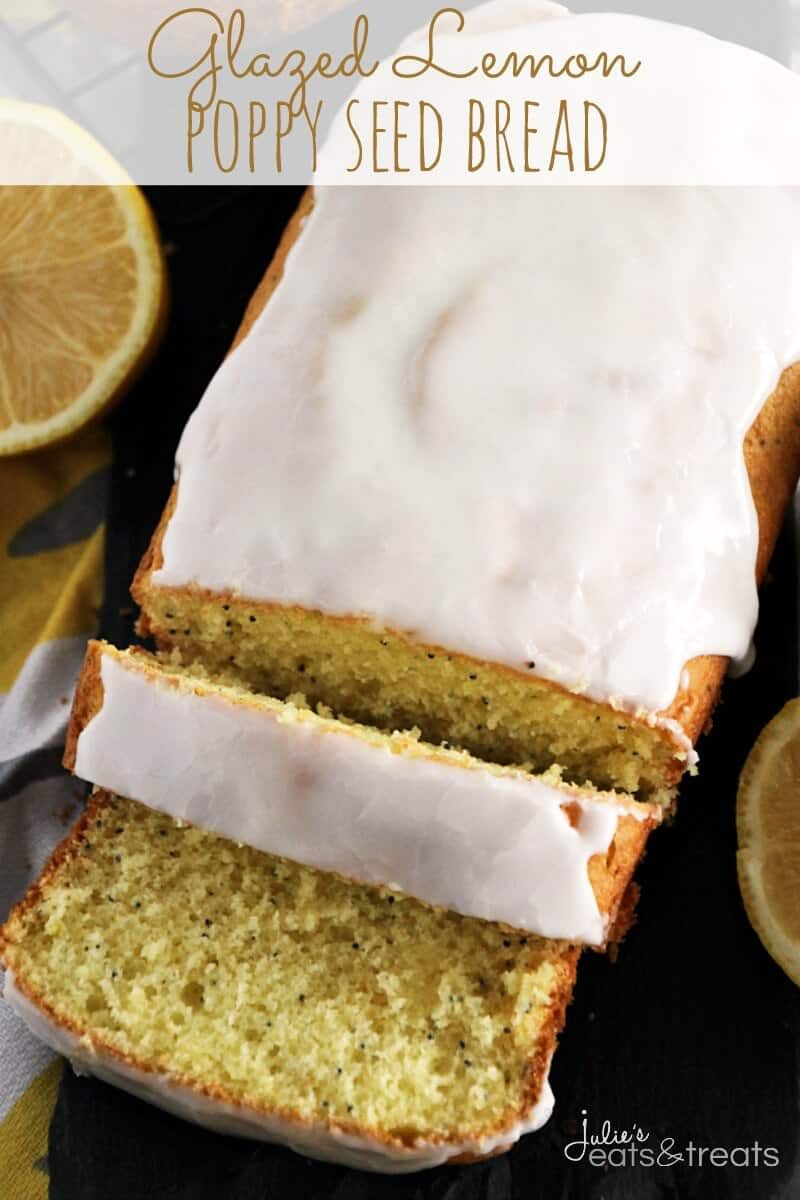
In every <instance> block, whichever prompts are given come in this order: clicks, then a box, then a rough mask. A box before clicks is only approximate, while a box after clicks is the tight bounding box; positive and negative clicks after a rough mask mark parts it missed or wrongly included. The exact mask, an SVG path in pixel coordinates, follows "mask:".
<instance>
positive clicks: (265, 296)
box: [131, 189, 800, 785]
mask: <svg viewBox="0 0 800 1200" xmlns="http://www.w3.org/2000/svg"><path fill="white" fill-rule="evenodd" d="M313 203H314V201H313V193H312V192H311V190H310V189H309V190H308V191H306V192H305V193H304V195H303V198H302V200H301V202H300V205H299V207H298V209H297V212H296V213H295V214H294V216H293V217H292V219H291V221H290V222H289V224H288V226H287V228H286V230H285V232H284V235H283V237H282V239H281V242H280V244H279V246H278V249H277V251H276V253H275V257H274V258H273V260H272V262H271V264H270V266H269V268H268V269H267V272H266V274H265V275H264V278H263V279H262V281H261V283H260V284H259V286H258V288H257V289H256V291H255V293H254V294H253V297H252V299H251V301H250V304H249V305H248V307H247V311H246V312H245V315H244V318H243V320H242V323H241V325H240V327H239V329H238V331H237V334H236V337H235V338H234V341H233V344H232V346H231V350H233V349H234V348H235V347H236V346H237V345H239V343H240V342H241V341H242V340H243V339H244V338H245V337H246V336H247V334H248V333H249V332H250V329H251V328H252V326H253V324H254V323H255V321H256V319H257V318H258V316H259V315H260V314H261V312H262V311H263V310H264V308H265V307H266V305H267V302H268V301H269V299H270V297H271V296H272V293H273V292H274V290H275V288H276V287H277V285H278V283H279V282H280V279H281V276H282V275H283V270H284V267H285V263H286V258H287V255H288V253H289V251H290V250H291V248H292V246H293V245H294V242H295V240H296V239H297V236H298V234H299V233H300V229H301V226H302V223H303V221H304V220H305V218H306V217H307V216H308V214H309V213H310V211H311V209H312V208H313ZM744 457H745V464H746V466H747V473H748V477H749V479H750V486H751V489H752V493H753V499H754V502H755V507H756V512H757V514H758V523H759V541H758V553H757V560H756V579H757V581H758V582H759V583H761V581H762V580H763V578H764V575H765V573H766V569H767V564H768V563H769V560H770V557H771V555H772V551H773V549H774V546H775V542H776V540H777V537H778V533H779V530H780V526H781V522H782V520H783V514H784V512H785V509H786V506H787V505H788V503H789V500H790V499H791V496H792V493H793V492H794V489H795V487H796V485H797V480H798V476H799V475H800V364H797V365H795V366H792V367H789V368H788V369H787V370H786V371H784V372H783V375H782V376H781V378H780V380H779V382H778V386H777V387H776V389H775V391H774V392H773V393H772V395H771V396H770V397H769V399H768V400H767V401H766V403H765V404H764V406H763V408H762V409H761V411H760V413H759V415H758V417H757V418H756V419H755V421H754V422H753V424H752V426H751V428H750V429H749V431H748V433H747V435H746V437H745V442H744ZM177 496H178V485H177V484H175V485H174V486H173V488H172V491H171V493H170V496H169V499H168V501H167V505H166V507H165V509H164V513H163V514H162V517H161V520H160V522H159V524H158V526H157V528H156V530H155V533H154V535H153V538H152V540H151V543H150V546H149V547H148V549H147V551H146V553H145V555H144V558H143V559H142V562H141V564H140V566H139V569H138V571H137V572H136V575H135V577H134V581H133V585H132V589H131V591H132V595H133V598H134V600H135V601H136V602H137V603H138V604H139V605H140V606H141V608H142V615H141V617H140V621H139V631H140V633H142V634H143V635H148V634H150V633H153V632H155V631H154V629H153V628H152V626H151V624H150V622H149V620H148V615H147V592H148V589H149V587H150V586H151V583H150V575H151V574H152V572H153V571H154V570H158V569H159V567H161V566H162V565H163V550H162V545H163V538H164V534H165V531H166V528H167V525H168V524H169V521H170V519H171V517H172V514H173V512H174V511H175V505H176V503H177ZM186 590H187V589H180V588H179V589H160V591H161V593H162V594H163V595H169V594H172V593H177V594H180V593H183V592H185V591H186ZM193 590H194V589H193ZM196 591H197V594H199V595H208V597H209V598H211V597H212V595H213V597H214V598H215V599H220V598H225V599H237V598H238V599H241V597H233V596H232V595H231V594H229V593H211V592H206V591H205V589H196ZM247 603H248V605H249V606H250V607H251V608H252V609H253V610H254V611H259V610H265V611H270V610H273V609H275V608H276V607H280V606H277V605H273V604H269V603H258V602H251V601H249V600H248V601H247ZM284 607H289V608H295V609H297V606H284ZM328 620H340V621H342V622H343V623H348V622H352V623H363V624H367V622H365V621H364V620H363V619H360V618H357V617H338V618H335V617H328ZM387 632H388V633H390V634H391V635H392V636H393V637H397V638H400V639H402V638H404V634H403V633H402V631H398V630H395V629H387ZM424 648H425V649H426V650H430V651H431V652H432V653H441V652H442V651H443V650H444V651H446V652H447V653H448V654H450V655H451V657H452V659H453V661H463V662H464V664H465V665H468V664H470V663H474V662H475V661H476V660H474V659H471V658H470V657H469V656H468V655H457V654H454V653H453V651H452V650H451V649H450V648H449V647H444V648H443V647H439V646H434V645H432V644H431V645H430V646H428V645H427V644H425V646H424ZM727 666H728V659H727V658H725V657H723V656H721V655H702V656H700V657H697V658H693V659H691V660H690V661H689V662H687V663H686V666H685V672H686V686H682V687H681V688H680V689H679V691H678V692H677V694H676V696H675V699H674V700H673V702H672V704H671V705H670V706H669V708H667V709H665V710H664V711H663V713H661V714H659V715H661V716H664V717H666V718H669V719H670V720H674V721H676V722H677V723H678V724H679V725H680V726H681V727H682V729H683V730H684V732H685V734H686V736H687V737H688V738H689V740H690V741H691V742H692V743H693V744H694V743H695V742H696V741H697V739H698V738H699V737H700V735H701V734H702V733H703V731H704V730H705V729H706V727H707V726H708V724H709V721H710V717H711V713H712V711H713V709H714V707H715V705H716V703H717V700H718V699H719V693H720V689H721V687H722V683H723V680H724V678H725V673H726V670H727ZM493 668H494V669H496V670H498V671H508V672H509V673H511V674H513V675H515V676H517V677H519V678H525V679H527V680H528V681H530V679H531V676H526V675H524V673H523V672H521V671H518V670H516V669H515V668H513V667H505V666H503V665H502V664H493ZM536 681H537V683H538V684H539V686H542V685H544V686H549V687H552V688H553V689H554V690H555V691H564V690H565V689H564V688H562V687H561V685H559V684H557V683H553V682H550V681H546V680H543V679H541V678H539V677H536ZM591 703H592V701H587V704H591ZM628 719H635V718H628ZM654 734H655V735H656V736H661V737H662V738H663V740H664V741H665V742H667V743H671V742H672V738H671V735H670V733H669V731H668V730H666V729H660V728H659V729H655V730H654ZM683 769H684V768H683V764H682V763H680V762H679V761H677V760H676V761H675V766H674V772H673V777H672V778H666V779H665V780H664V782H665V784H666V785H670V784H674V783H677V782H678V780H679V779H680V776H681V774H682V773H683Z"/></svg>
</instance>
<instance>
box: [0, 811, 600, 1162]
mask: <svg viewBox="0 0 800 1200" xmlns="http://www.w3.org/2000/svg"><path fill="white" fill-rule="evenodd" d="M576 957H577V951H576V950H575V949H573V948H571V947H569V946H567V945H566V944H564V943H558V942H545V941H541V940H539V939H536V938H528V937H525V936H518V935H517V936H512V935H510V934H509V933H508V932H507V931H505V930H503V929H502V928H500V927H499V926H497V925H493V924H490V923H488V922H486V921H476V920H472V919H470V918H466V917H459V916H456V915H455V914H453V913H447V912H443V911H442V910H437V909H432V908H429V907H426V906H425V905H421V904H419V903H417V902H416V901H415V900H409V899H405V898H403V897H398V896H395V895H394V894H392V893H388V892H384V891H381V890H380V889H377V888H371V887H363V886H359V885H355V884H346V883H343V882H342V881H341V880H339V879H337V878H336V877H335V876H334V875H330V874H327V873H323V872H318V871H312V870H309V869H308V868H304V867H299V866H294V865H292V864H290V863H287V862H285V861H282V860H281V859H278V858H274V857H271V856H270V855H266V854H261V853H259V852H257V851H255V850H251V849H249V848H247V847H244V846H237V845H236V844H235V843H233V842H230V841H226V840H224V839H222V838H219V837H216V836H214V835H213V834H210V833H206V832H204V831H201V830H199V829H196V828H193V827H191V826H184V825H180V824H176V823H175V822H174V821H172V820H170V819H169V818H167V817H164V816H163V815H162V814H160V813H156V812H153V811H152V810H151V809H148V808H146V807H144V806H143V805H138V804H134V803H132V802H130V801H128V800H122V799H119V798H117V797H114V796H111V795H108V794H105V793H102V792H97V793H95V794H94V796H93V797H92V799H91V801H90V803H89V806H88V808H87V810H86V812H85V814H84V816H83V817H82V819H81V820H80V822H79V823H78V824H77V825H76V826H75V828H74V829H73V831H72V833H71V834H70V835H69V837H68V838H67V839H66V841H65V842H63V843H62V845H61V846H60V847H59V848H58V850H57V851H56V852H55V854H54V855H53V857H52V859H51V860H50V862H49V863H48V865H47V866H46V867H45V869H44V872H43V873H42V876H41V878H40V880H39V882H38V883H37V884H36V885H35V887H34V888H33V889H32V890H31V891H30V892H29V893H28V895H27V896H26V897H25V899H24V900H23V901H22V902H21V903H20V904H19V905H18V906H17V907H16V909H15V910H14V911H13V913H12V915H11V917H10V919H9V921H8V923H7V924H6V925H5V927H4V928H3V930H2V932H0V958H1V959H2V962H3V965H4V966H5V968H6V971H7V977H6V984H5V997H6V1000H7V1001H8V1002H9V1003H10V1004H11V1006H12V1007H13V1008H14V1009H16V1010H17V1011H18V1012H19V1013H20V1014H21V1015H22V1016H23V1018H24V1019H25V1020H26V1021H27V1022H28V1024H29V1025H30V1026H31V1028H32V1029H33V1030H34V1031H35V1032H36V1033H37V1034H38V1035H39V1036H40V1037H41V1038H42V1039H43V1040H44V1041H46V1042H48V1043H49V1044H50V1045H52V1046H54V1047H55V1048H56V1049H58V1050H60V1051H61V1052H62V1053H64V1054H65V1055H66V1056H67V1057H68V1058H70V1059H71V1060H72V1062H73V1064H74V1066H75V1067H76V1069H77V1070H79V1071H82V1072H87V1073H91V1074H94V1075H97V1076H99V1077H100V1078H101V1079H106V1080H108V1081H109V1082H112V1083H115V1084H116V1085H118V1086H120V1087H122V1088H125V1089H126V1090H128V1091H131V1092H133V1093H134V1094H135V1095H137V1096H141V1097H143V1098H145V1099H148V1100H150V1101H151V1102H153V1103H156V1104H158V1105H160V1106H162V1107H163V1108H166V1109H168V1110H169V1111H171V1112H174V1113H177V1114H178V1115H180V1116H183V1117H186V1118H188V1119H190V1120H193V1121H196V1122H198V1123H200V1124H202V1125H206V1126H208V1127H209V1128H212V1129H217V1130H219V1131H221V1132H225V1133H237V1134H243V1135H246V1136H249V1137H255V1138H262V1139H264V1140H267V1141H278V1142H283V1143H285V1144H288V1145H290V1146H293V1147H294V1148H295V1149H298V1150H300V1151H301V1152H303V1153H306V1154H311V1155H313V1156H314V1157H316V1158H323V1159H331V1160H333V1161H337V1162H344V1163H348V1164H350V1165H352V1166H360V1167H363V1168H366V1169H374V1170H381V1171H389V1172H392V1171H414V1170H417V1169H419V1168H421V1167H426V1166H434V1165H436V1164H437V1163H441V1162H445V1161H448V1160H458V1161H469V1160H470V1159H471V1158H474V1157H476V1156H485V1155H489V1154H492V1153H495V1152H497V1151H499V1150H502V1149H505V1148H507V1147H508V1146H509V1145H510V1144H511V1143H513V1142H514V1141H516V1139H517V1138H518V1137H519V1136H520V1135H521V1134H522V1133H524V1132H526V1131H528V1130H531V1129H535V1128H537V1127H538V1126H539V1125H541V1124H542V1123H543V1122H544V1121H545V1120H547V1117H548V1116H549V1114H550V1109H551V1107H552V1096H551V1093H550V1090H549V1087H548V1084H547V1073H548V1067H549V1063H550V1059H551V1056H552V1054H553V1050H554V1048H555V1044H556V1036H557V1034H558V1031H559V1029H560V1028H561V1024H562V1022H563V1018H564V1009H565V1006H566V1003H567V1000H568V998H569V995H570V990H571V986H572V981H573V977H574V971H575V961H576Z"/></svg>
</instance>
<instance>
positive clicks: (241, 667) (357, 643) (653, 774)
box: [132, 191, 800, 800]
mask: <svg viewBox="0 0 800 1200" xmlns="http://www.w3.org/2000/svg"><path fill="white" fill-rule="evenodd" d="M313 203H314V201H313V194H312V193H311V192H310V191H309V192H308V193H307V194H306V196H305V197H304V199H303V201H302V203H301V205H300V207H299V209H298V211H297V213H296V215H295V217H294V218H293V220H292V221H291V222H290V224H289V226H288V228H287V230H286V232H285V234H284V237H283V240H282V241H281V244H280V246H279V248H278V251H277V253H276V255H275V258H274V260H273V262H272V263H271V264H270V266H269V268H268V270H267V272H266V274H265V276H264V279H263V280H262V283H261V285H260V286H259V288H258V289H257V291H256V293H255V295H254V296H253V299H252V301H251V303H250V305H249V307H248V309H247V312H246V314H245V317H244V320H243V322H242V325H241V327H240V329H239V332H238V334H237V336H236V339H235V341H234V344H233V347H232V349H235V347H236V346H237V345H239V344H240V343H242V342H243V341H244V340H245V338H247V337H248V336H249V335H250V333H251V331H252V329H253V326H254V325H255V323H256V321H257V320H258V318H259V317H260V316H261V314H262V312H264V310H265V309H266V307H267V305H268V304H269V303H270V301H271V300H272V297H273V295H274V293H275V292H276V289H277V287H278V284H279V283H280V281H281V278H282V276H283V274H284V269H285V266H286V262H287V258H288V256H289V254H290V251H291V250H292V249H293V247H295V246H296V245H299V242H300V241H301V239H302V232H301V231H302V228H303V225H304V222H305V221H306V218H307V217H308V216H309V214H310V213H311V211H312V208H313ZM298 436H300V435H298ZM300 441H301V442H302V439H301V438H300ZM272 451H273V452H274V447H273V448H272ZM744 457H745V462H746V466H747V472H748V476H749V480H750V486H751V489H752V493H753V498H754V501H755V507H756V510H757V515H758V526H759V530H758V531H759V539H758V555H757V561H756V572H755V573H756V578H757V580H761V579H762V578H763V576H764V573H765V571H766V567H767V563H768V561H769V558H770V555H771V553H772V549H773V546H774V544H775V540H776V538H777V535H778V531H779V529H780V523H781V520H782V516H783V513H784V511H785V508H786V506H787V504H788V503H789V500H790V498H791V495H792V493H793V491H794V488H795V485H796V482H797V478H798V472H799V471H800V366H794V367H791V368H789V369H788V370H786V371H785V372H784V373H783V375H782V377H781V379H780V381H779V383H778V386H777V388H776V389H775V391H774V393H773V395H772V396H771V397H770V398H769V399H768V400H767V402H766V404H765V405H764V406H763V408H762V410H761V412H760V414H759V415H758V416H757V418H756V420H755V421H754V423H753V424H752V426H751V428H750V430H749V432H748V434H747V436H746V438H745V441H744ZM302 479H303V477H302V474H301V473H299V474H298V487H300V486H302ZM179 491H180V486H179V484H176V485H175V487H174V488H173V491H172V493H171V495H170V497H169V500H168V502H167V505H166V508H165V510H164V513H163V516H162V519H161V521H160V523H159V526H158V528H157V530H156V531H155V534H154V536H153V539H152V542H151V545H150V547H149V549H148V551H147V553H146V555H145V557H144V559H143V561H142V563H141V566H140V568H139V571H138V572H137V575H136V578H135V580H134V584H133V589H132V591H133V595H134V598H135V599H136V601H137V602H138V603H139V604H140V605H141V609H142V614H141V618H140V625H139V628H140V632H141V633H142V634H144V635H152V636H153V637H154V638H155V639H156V641H157V643H158V645H159V647H160V648H162V649H165V650H170V649H173V648H177V649H179V650H180V652H181V654H182V656H183V658H184V661H186V662H192V661H195V660H200V661H202V662H204V663H206V664H207V665H208V667H209V668H210V669H211V670H214V671H217V670H224V669H231V670H234V671H236V672H237V673H238V675H239V677H240V678H241V679H242V680H243V681H244V682H245V683H246V684H247V685H249V686H251V687H253V688H254V689H255V690H257V691H261V692H265V693H267V694H269V695H275V696H279V697H281V698H285V697H287V696H289V695H291V694H292V693H293V692H296V691H302V692H303V693H304V694H305V695H306V697H307V698H308V700H309V702H310V703H311V704H312V705H315V704H317V703H323V704H325V705H328V706H330V707H331V708H332V709H333V710H334V711H336V712H337V713H338V714H345V715H347V716H349V717H352V718H353V719H355V720H358V721H362V722H364V723H365V724H370V725H376V726H378V727H380V728H394V729H406V728H409V727H411V726H414V725H416V726H418V727H419V728H420V730H421V731H422V736H423V737H424V738H426V739H427V740H428V741H430V742H433V743H434V744H438V743H439V742H442V741H446V742H448V743H450V744H451V745H453V746H458V747H462V748H464V749H466V750H468V751H470V752H471V753H473V754H475V755H476V756H478V757H479V758H483V759H487V760H490V761H493V762H498V763H532V764H533V766H534V768H535V769H536V770H537V771H544V770H546V769H547V768H548V767H549V766H550V764H551V763H553V762H558V763H560V764H561V765H562V767H563V768H564V771H565V773H566V775H567V776H568V777H569V778H570V779H571V780H573V781H575V782H577V783H585V782H592V783H593V784H594V785H595V786H596V787H600V788H622V789H624V790H626V791H628V792H631V793H641V795H642V797H644V798H648V799H650V798H653V799H656V800H658V799H664V798H665V797H666V799H667V800H669V799H671V795H672V789H674V787H675V785H676V784H677V783H678V782H679V780H680V777H681V775H682V774H683V772H684V770H685V769H686V766H687V764H691V763H692V762H693V758H694V756H693V754H692V750H691V747H692V746H693V744H694V743H695V742H696V741H697V739H698V738H699V736H700V735H701V733H702V732H703V730H704V729H705V727H706V726H707V724H708V722H709V720H710V717H711V713H712V711H713V709H714V706H715V704H716V701H717V699H718V696H719V691H720V687H721V685H722V682H723V679H724V676H725V672H726V669H727V659H725V658H723V657H721V656H719V655H704V656H702V657H696V658H693V659H691V660H690V661H688V662H687V663H686V665H685V669H684V670H683V672H682V674H681V683H680V687H679V689H678V691H677V694H676V695H675V698H674V700H673V702H672V704H671V705H670V706H669V707H668V708H667V709H666V710H665V711H663V712H662V713H659V714H639V713H636V712H629V711H621V710H618V709H615V708H614V707H613V706H612V705H611V704H603V703H597V702H594V701H592V700H590V699H588V698H587V697H586V696H584V695H580V694H576V693H574V692H572V691H569V690H567V689H566V688H564V687H561V686H559V684H557V683H554V682H552V681H550V680H548V679H545V678H543V677H540V676H539V675H538V674H537V670H536V664H535V663H534V662H529V663H527V664H525V665H524V668H522V667H521V669H513V668H511V667H509V666H507V665H504V664H501V663H496V662H492V661H484V660H477V659H476V658H474V657H471V656H470V655H468V654H465V653H462V652H461V648H460V647H459V646H452V645H448V646H441V645H434V644H429V643H428V642H426V641H425V640H424V639H422V638H419V637H416V636H415V635H414V634H413V633H412V632H408V631H405V630H403V629H400V628H392V627H388V626H387V625H386V623H385V622H383V621H382V620H381V615H380V613H377V614H372V613H370V614H367V615H364V614H359V613H353V614H351V615H332V614H330V613H326V612H322V611H318V610H314V609H312V608H310V607H303V606H299V605H293V604H282V603H275V602H270V601H269V600H265V599H264V598H263V597H260V598H255V597H252V596H247V595H246V594H242V592H241V590H237V588H236V587H234V586H233V582H232V584H231V587H230V589H229V590H226V591H209V590H208V589H204V588H203V587H201V586H199V585H197V584H190V585H187V586H181V587H177V586H168V585H166V584H165V583H163V582H159V581H158V579H157V578H154V576H157V574H158V572H159V570H160V569H161V568H162V567H163V566H164V560H165V546H166V545H167V540H168V536H169V529H170V522H171V521H172V518H173V515H174V513H175V511H176V508H177V505H178V503H179ZM312 567H313V564H312ZM342 569H343V570H344V569H346V568H345V567H344V566H343V568H342ZM609 569H610V570H613V569H614V568H613V567H611V566H610V567H609ZM621 701H622V702H623V707H625V708H626V709H627V707H628V706H625V705H624V697H622V698H621Z"/></svg>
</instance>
